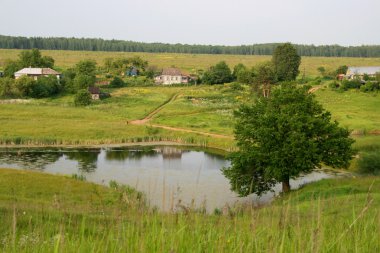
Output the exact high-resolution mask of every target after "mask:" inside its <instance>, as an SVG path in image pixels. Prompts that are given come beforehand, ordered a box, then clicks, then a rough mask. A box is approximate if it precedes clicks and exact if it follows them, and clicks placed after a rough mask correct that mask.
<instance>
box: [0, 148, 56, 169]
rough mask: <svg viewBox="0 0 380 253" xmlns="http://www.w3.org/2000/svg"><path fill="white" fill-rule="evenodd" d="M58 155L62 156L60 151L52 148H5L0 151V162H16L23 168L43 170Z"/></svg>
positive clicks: (54, 160)
mask: <svg viewBox="0 0 380 253" xmlns="http://www.w3.org/2000/svg"><path fill="white" fill-rule="evenodd" d="M60 157H62V152H61V151H60V150H54V149H49V150H45V149H39V150H33V149H28V150H25V149H5V150H1V151H0V163H5V164H16V165H17V166H20V167H21V168H25V169H42V170H43V169H45V167H46V166H47V165H49V164H52V163H55V162H56V161H57V160H58V159H59V158H60Z"/></svg>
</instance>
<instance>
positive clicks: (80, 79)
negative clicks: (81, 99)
mask: <svg viewBox="0 0 380 253" xmlns="http://www.w3.org/2000/svg"><path fill="white" fill-rule="evenodd" d="M95 81H96V78H95V77H94V76H90V75H85V74H77V75H76V76H75V78H74V88H75V90H81V89H87V88H88V87H90V86H92V85H94V84H95Z"/></svg>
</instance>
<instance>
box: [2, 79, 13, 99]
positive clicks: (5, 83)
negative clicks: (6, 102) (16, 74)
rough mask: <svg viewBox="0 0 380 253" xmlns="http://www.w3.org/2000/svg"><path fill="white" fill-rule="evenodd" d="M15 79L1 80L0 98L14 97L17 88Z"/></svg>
mask: <svg viewBox="0 0 380 253" xmlns="http://www.w3.org/2000/svg"><path fill="white" fill-rule="evenodd" d="M14 83H15V81H14V79H13V78H9V77H4V78H0V97H1V98H10V97H14V96H15V95H16V94H15V88H14Z"/></svg>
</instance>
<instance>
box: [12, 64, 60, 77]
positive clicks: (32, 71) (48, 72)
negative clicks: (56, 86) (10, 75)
mask: <svg viewBox="0 0 380 253" xmlns="http://www.w3.org/2000/svg"><path fill="white" fill-rule="evenodd" d="M14 75H15V78H16V79H18V78H20V77H21V76H30V77H33V78H34V80H37V79H38V77H41V76H56V77H57V79H58V80H59V79H60V76H61V74H60V73H58V72H57V71H55V70H54V69H51V68H31V67H29V68H23V69H21V70H19V71H17V72H15V73H14Z"/></svg>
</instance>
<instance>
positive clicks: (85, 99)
mask: <svg viewBox="0 0 380 253" xmlns="http://www.w3.org/2000/svg"><path fill="white" fill-rule="evenodd" d="M74 104H75V106H86V105H89V104H91V94H90V92H88V90H85V89H82V90H79V91H78V92H77V94H76V95H75V97H74Z"/></svg>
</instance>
